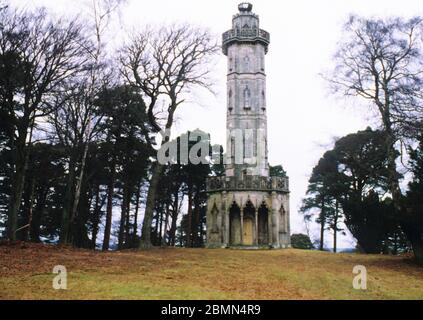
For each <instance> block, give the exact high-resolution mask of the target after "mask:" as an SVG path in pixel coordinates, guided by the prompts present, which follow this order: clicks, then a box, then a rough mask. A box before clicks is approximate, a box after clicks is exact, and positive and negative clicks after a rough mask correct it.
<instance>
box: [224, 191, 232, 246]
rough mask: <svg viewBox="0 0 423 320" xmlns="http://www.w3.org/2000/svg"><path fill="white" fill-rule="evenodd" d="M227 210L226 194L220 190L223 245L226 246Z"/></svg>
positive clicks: (227, 243) (228, 240)
mask: <svg viewBox="0 0 423 320" xmlns="http://www.w3.org/2000/svg"><path fill="white" fill-rule="evenodd" d="M229 210H230V206H229V205H228V203H227V196H226V191H223V192H222V216H223V219H222V220H223V221H222V224H223V228H222V229H223V230H222V232H223V243H222V245H223V247H228V246H229V242H230V239H229V225H230V222H229Z"/></svg>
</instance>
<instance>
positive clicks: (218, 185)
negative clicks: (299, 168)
mask: <svg viewBox="0 0 423 320" xmlns="http://www.w3.org/2000/svg"><path fill="white" fill-rule="evenodd" d="M206 191H207V192H208V193H212V192H220V191H265V192H272V191H275V192H280V193H288V192H289V178H288V177H263V176H244V177H243V178H240V177H236V176H233V177H227V176H219V177H209V178H207V182H206Z"/></svg>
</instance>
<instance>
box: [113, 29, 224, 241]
mask: <svg viewBox="0 0 423 320" xmlns="http://www.w3.org/2000/svg"><path fill="white" fill-rule="evenodd" d="M218 50H219V46H218V45H217V43H216V41H215V40H214V39H213V37H212V36H211V35H210V33H209V32H208V31H206V30H202V29H199V28H193V27H190V26H188V25H182V26H177V25H172V26H168V27H163V28H160V29H159V30H145V31H143V32H141V33H139V34H136V35H135V36H134V37H133V38H132V41H131V43H130V44H129V45H128V46H126V47H125V48H124V49H123V50H122V56H121V62H122V66H123V68H122V71H123V75H124V76H125V78H126V79H127V80H128V81H129V82H130V83H131V84H132V85H134V86H136V87H137V88H138V89H139V90H140V92H141V94H142V95H143V97H145V105H146V106H147V108H146V109H147V116H148V120H149V123H150V125H151V127H152V128H153V130H154V132H156V133H158V132H166V134H165V135H164V136H163V139H162V142H161V144H163V143H166V142H168V141H169V138H170V131H171V128H172V125H173V123H174V116H175V111H176V110H177V108H178V106H180V105H181V103H183V101H184V98H185V97H186V94H187V93H189V91H190V90H191V89H192V88H193V87H195V86H197V87H203V88H207V89H210V88H211V82H210V77H209V76H210V69H209V65H208V64H209V63H210V62H211V58H212V56H213V55H214V54H216V53H217V52H218ZM162 103H165V104H166V105H167V107H166V108H165V110H161V108H160V106H161V105H162ZM146 138H147V140H148V141H149V144H150V146H151V148H153V146H154V139H150V138H148V134H147V137H146ZM163 169H164V165H163V164H162V163H159V162H158V161H156V162H154V163H153V170H152V175H151V178H150V185H149V190H148V195H147V203H146V209H145V214H144V221H143V225H142V234H141V242H140V249H148V248H150V247H151V239H150V234H151V224H152V220H153V213H154V207H155V201H156V194H157V188H158V186H159V183H160V178H161V176H162V173H163Z"/></svg>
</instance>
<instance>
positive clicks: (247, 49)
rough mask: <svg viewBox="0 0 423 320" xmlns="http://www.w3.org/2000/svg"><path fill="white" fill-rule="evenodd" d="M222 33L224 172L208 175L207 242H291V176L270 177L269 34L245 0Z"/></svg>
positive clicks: (222, 244) (255, 244) (217, 244)
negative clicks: (224, 65) (224, 63)
mask: <svg viewBox="0 0 423 320" xmlns="http://www.w3.org/2000/svg"><path fill="white" fill-rule="evenodd" d="M238 9H239V12H238V13H237V14H236V15H234V16H233V19H232V29H230V30H229V31H227V32H225V33H224V34H223V37H222V49H223V53H224V54H225V55H226V56H227V58H228V71H227V72H228V74H227V120H226V125H227V143H226V155H225V175H224V176H218V177H210V178H209V179H208V180H207V193H208V201H207V246H208V247H210V248H213V247H232V246H246V247H271V248H285V247H289V246H290V228H289V186H288V177H286V176H274V177H272V176H270V173H269V163H268V158H267V119H266V73H265V55H266V53H267V51H268V46H269V42H270V36H269V33H268V32H266V31H264V30H262V29H260V26H259V17H258V16H257V15H255V14H254V13H253V12H252V5H251V4H250V3H241V4H240V5H239V6H238Z"/></svg>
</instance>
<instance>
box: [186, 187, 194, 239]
mask: <svg viewBox="0 0 423 320" xmlns="http://www.w3.org/2000/svg"><path fill="white" fill-rule="evenodd" d="M192 202H193V199H192V185H188V216H187V234H186V246H187V247H192Z"/></svg>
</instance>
